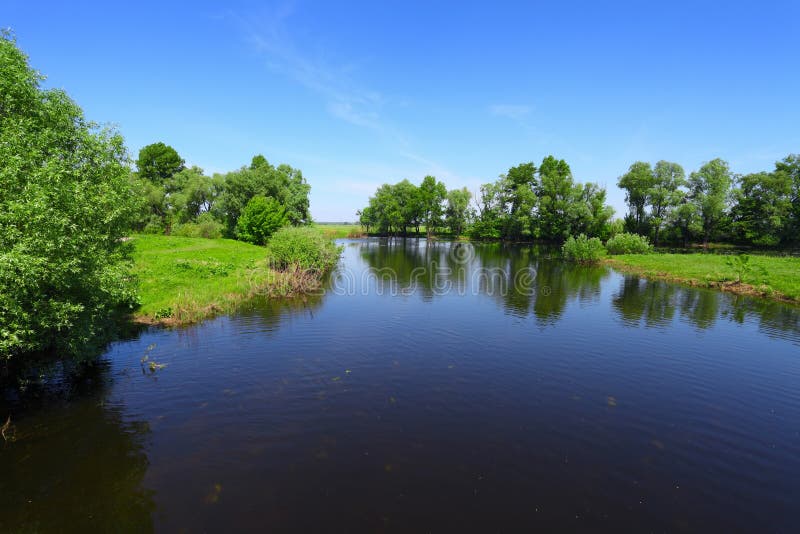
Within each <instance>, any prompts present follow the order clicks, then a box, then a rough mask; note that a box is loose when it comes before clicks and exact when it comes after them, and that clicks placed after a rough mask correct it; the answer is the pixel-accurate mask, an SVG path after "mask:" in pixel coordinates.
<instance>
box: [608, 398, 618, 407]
mask: <svg viewBox="0 0 800 534" xmlns="http://www.w3.org/2000/svg"><path fill="white" fill-rule="evenodd" d="M607 402H608V405H609V406H611V407H612V408H614V407H615V406H616V405H617V399H616V398H614V397H612V396H610V395H609V396H608V399H607Z"/></svg>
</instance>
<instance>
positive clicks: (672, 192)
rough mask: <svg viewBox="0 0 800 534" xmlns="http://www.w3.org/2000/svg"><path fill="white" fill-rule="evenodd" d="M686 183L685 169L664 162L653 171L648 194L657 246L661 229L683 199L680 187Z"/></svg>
mask: <svg viewBox="0 0 800 534" xmlns="http://www.w3.org/2000/svg"><path fill="white" fill-rule="evenodd" d="M685 183H686V175H685V173H684V172H683V167H681V166H680V165H678V164H677V163H672V162H669V161H664V160H661V161H659V162H658V163H656V166H655V168H654V169H653V182H652V186H651V187H650V190H649V191H648V192H647V202H648V203H649V204H650V223H651V225H652V227H653V230H654V232H655V238H654V242H655V244H656V246H658V243H659V236H660V233H661V228H662V227H663V226H664V224H665V223H666V221H667V220H668V219H669V217H670V215H671V213H672V210H673V209H674V208H675V207H676V206H677V205H678V204H679V203H680V202H681V199H682V198H683V193H682V192H681V191H680V187H682V186H683V185H685Z"/></svg>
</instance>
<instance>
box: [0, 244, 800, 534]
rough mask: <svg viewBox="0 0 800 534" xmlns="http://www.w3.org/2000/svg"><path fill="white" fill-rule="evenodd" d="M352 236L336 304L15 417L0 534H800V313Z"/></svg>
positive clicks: (150, 338)
mask: <svg viewBox="0 0 800 534" xmlns="http://www.w3.org/2000/svg"><path fill="white" fill-rule="evenodd" d="M343 243H344V244H345V251H344V255H343V261H342V266H341V269H340V272H339V273H338V274H337V275H336V277H335V278H334V280H332V285H331V288H330V289H329V290H328V291H327V292H326V293H325V294H324V295H320V296H315V297H310V298H308V299H306V301H305V302H298V303H287V302H283V303H278V302H268V303H261V304H257V305H254V306H253V307H252V309H248V310H246V311H244V312H242V313H240V314H238V315H236V316H232V317H222V318H218V319H216V320H212V321H208V322H206V323H203V324H201V325H198V326H195V327H191V328H186V329H177V330H160V329H151V330H149V331H146V332H144V333H143V334H141V335H140V336H139V338H138V339H135V340H132V341H125V342H120V343H117V344H115V345H114V346H112V347H111V349H110V350H109V351H108V353H107V355H106V356H105V357H104V359H103V361H102V362H101V364H100V365H99V366H98V367H97V369H96V372H95V373H94V374H93V376H91V377H90V379H87V380H85V381H83V382H82V383H80V384H77V385H72V386H70V385H67V384H64V385H62V388H61V389H57V390H55V391H53V392H52V393H51V394H49V395H48V396H47V398H46V400H45V401H42V402H40V403H38V404H36V405H27V404H26V405H23V404H20V403H19V402H15V401H14V399H10V398H7V399H6V400H5V401H0V402H2V403H3V404H0V407H2V408H3V410H2V411H1V412H0V417H2V418H3V420H5V417H6V413H7V412H10V413H11V414H12V419H13V422H14V424H15V426H16V430H15V433H14V436H15V439H14V440H13V441H8V442H3V441H2V440H0V496H1V497H2V502H0V531H3V532H6V531H10V532H15V531H37V530H39V531H106V532H120V531H137V532H146V531H151V530H153V531H164V532H181V531H188V532H202V531H209V532H226V531H271V532H284V531H297V532H301V531H304V532H382V531H387V532H530V531H532V530H534V529H537V528H539V529H541V530H552V529H558V530H560V531H581V530H604V531H639V532H644V531H656V532H660V531H693V532H708V531H725V532H732V531H751V532H770V531H777V532H797V531H798V529H800V518H798V514H799V513H800V434H799V433H800V313H798V309H797V308H792V307H787V306H784V305H781V304H777V303H769V302H763V301H757V300H752V299H748V298H742V297H736V296H733V295H729V294H723V293H717V292H712V291H705V290H699V289H691V288H685V287H680V286H675V285H670V284H666V283H658V282H647V281H644V280H639V279H637V278H635V277H626V276H623V275H621V274H619V273H616V272H614V271H612V270H610V269H607V268H585V267H574V266H569V265H566V264H564V263H562V262H561V261H559V260H557V259H548V256H547V254H546V251H543V250H539V249H536V248H534V247H521V246H514V247H511V246H502V245H476V246H475V247H472V246H471V245H455V244H451V243H436V244H433V245H432V246H427V245H426V243H425V241H424V240H408V241H402V240H398V241H391V242H388V241H386V240H360V241H345V242H343ZM434 275H435V276H434ZM148 347H150V348H148ZM145 355H147V357H148V359H149V360H148V361H156V362H158V363H161V364H166V367H165V368H163V369H160V370H158V371H156V372H154V373H151V372H150V371H149V370H145V371H143V369H142V363H141V360H142V358H143V357H144V356H145ZM0 423H2V421H0Z"/></svg>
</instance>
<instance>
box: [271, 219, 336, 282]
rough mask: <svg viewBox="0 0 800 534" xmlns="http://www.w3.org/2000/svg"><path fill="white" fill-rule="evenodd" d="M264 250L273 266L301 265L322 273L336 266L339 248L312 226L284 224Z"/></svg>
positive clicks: (299, 266) (304, 268)
mask: <svg viewBox="0 0 800 534" xmlns="http://www.w3.org/2000/svg"><path fill="white" fill-rule="evenodd" d="M267 251H268V252H267V254H268V257H269V260H270V264H271V265H272V266H273V267H274V268H275V269H278V270H288V269H295V270H297V269H301V270H304V271H310V272H313V273H316V274H319V275H321V274H323V273H326V272H328V271H330V270H332V269H333V268H334V267H335V266H336V263H337V262H338V261H339V254H340V253H341V251H342V249H341V247H337V246H336V245H335V244H334V242H333V241H331V240H330V239H328V238H326V237H325V236H324V235H323V234H322V232H320V231H319V230H316V229H314V228H309V227H286V228H281V229H280V230H278V231H277V232H275V235H273V236H272V239H270V240H269V245H268V246H267Z"/></svg>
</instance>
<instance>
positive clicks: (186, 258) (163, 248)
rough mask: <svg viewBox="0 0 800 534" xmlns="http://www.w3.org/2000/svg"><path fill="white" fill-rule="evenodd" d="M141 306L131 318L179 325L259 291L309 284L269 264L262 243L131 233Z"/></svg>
mask: <svg viewBox="0 0 800 534" xmlns="http://www.w3.org/2000/svg"><path fill="white" fill-rule="evenodd" d="M131 241H132V244H133V246H134V254H133V259H134V268H133V272H134V274H135V275H136V277H137V278H138V280H139V295H140V297H141V306H140V307H139V309H138V310H137V311H136V312H135V314H134V317H133V318H134V321H136V322H138V323H144V324H162V325H169V326H177V325H183V324H191V323H195V322H198V321H201V320H203V319H206V318H208V317H212V316H214V315H217V314H220V313H228V312H231V311H233V310H234V309H235V308H236V307H237V306H238V305H240V304H241V303H242V302H244V301H246V300H248V299H251V298H253V297H256V296H258V295H267V296H274V297H288V296H292V295H296V294H298V293H300V292H303V291H307V290H310V289H313V287H312V286H313V285H314V284H315V283H316V282H318V281H317V280H309V278H308V276H303V275H302V273H299V272H297V271H291V270H290V271H278V270H275V269H272V268H270V266H269V264H268V261H267V252H266V249H265V248H264V247H260V246H256V245H251V244H249V243H243V242H241V241H234V240H232V239H203V238H191V237H175V236H164V235H134V236H132V238H131Z"/></svg>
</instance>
